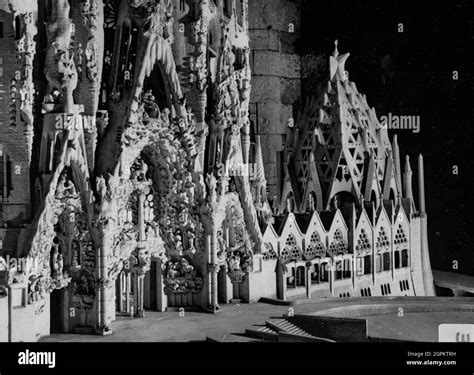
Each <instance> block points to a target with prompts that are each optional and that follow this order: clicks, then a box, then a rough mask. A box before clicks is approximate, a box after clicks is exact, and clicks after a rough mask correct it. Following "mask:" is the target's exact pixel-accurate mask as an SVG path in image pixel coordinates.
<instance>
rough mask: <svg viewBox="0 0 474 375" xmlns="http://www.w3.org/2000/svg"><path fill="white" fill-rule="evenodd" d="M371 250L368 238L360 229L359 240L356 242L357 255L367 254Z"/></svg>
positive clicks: (363, 230)
mask: <svg viewBox="0 0 474 375" xmlns="http://www.w3.org/2000/svg"><path fill="white" fill-rule="evenodd" d="M371 249H372V246H371V245H370V242H369V236H368V235H367V232H366V231H365V229H362V230H361V231H360V235H359V239H358V240H357V244H356V251H357V252H358V253H367V252H370V250H371Z"/></svg>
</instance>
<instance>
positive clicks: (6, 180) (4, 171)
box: [0, 152, 13, 198]
mask: <svg viewBox="0 0 474 375" xmlns="http://www.w3.org/2000/svg"><path fill="white" fill-rule="evenodd" d="M11 164H12V163H11V161H10V157H9V156H8V155H6V154H5V152H2V153H1V156H0V196H2V197H3V198H8V196H9V195H10V191H11V190H12V189H13V188H12V170H11Z"/></svg>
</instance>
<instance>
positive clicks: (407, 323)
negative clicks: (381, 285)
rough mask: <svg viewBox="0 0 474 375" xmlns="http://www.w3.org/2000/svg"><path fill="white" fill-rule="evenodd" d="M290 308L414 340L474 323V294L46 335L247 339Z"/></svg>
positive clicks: (248, 311) (154, 318) (140, 322)
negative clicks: (446, 327) (250, 332)
mask: <svg viewBox="0 0 474 375" xmlns="http://www.w3.org/2000/svg"><path fill="white" fill-rule="evenodd" d="M400 308H402V309H403V310H400ZM290 309H293V311H294V313H295V314H311V315H324V316H338V317H357V318H362V319H367V321H368V335H369V336H370V337H372V338H386V339H387V338H388V339H397V340H408V341H428V342H429V341H437V340H438V325H439V324H441V323H458V324H474V298H454V297H445V298H435V297H427V298H420V297H412V298H410V297H409V298H406V297H405V298H396V297H393V298H364V299H363V298H351V299H328V300H315V301H310V302H308V301H304V303H299V304H295V305H293V306H276V305H271V304H264V303H255V304H241V305H225V306H223V309H222V311H221V312H220V313H218V314H215V315H212V314H207V313H201V312H185V315H184V316H182V317H180V315H179V312H166V313H158V312H147V315H146V317H145V318H133V319H132V318H129V317H121V318H118V319H117V321H115V322H114V323H113V324H112V330H113V334H112V335H110V336H106V337H102V336H94V335H73V334H53V335H51V336H50V337H47V338H44V339H42V341H43V342H57V341H60V342H190V341H204V340H206V337H213V338H218V339H220V340H223V341H242V340H243V339H242V335H243V334H244V332H245V329H247V328H256V327H257V326H261V325H263V324H264V322H265V320H268V319H270V318H279V317H281V316H282V315H283V314H286V313H288V312H289V311H290ZM400 311H402V314H400Z"/></svg>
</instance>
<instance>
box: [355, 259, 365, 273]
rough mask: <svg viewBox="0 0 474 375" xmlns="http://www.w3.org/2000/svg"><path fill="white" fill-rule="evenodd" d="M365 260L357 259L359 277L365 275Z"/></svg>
mask: <svg viewBox="0 0 474 375" xmlns="http://www.w3.org/2000/svg"><path fill="white" fill-rule="evenodd" d="M363 259H364V258H363V257H357V259H356V263H357V264H356V266H357V276H362V275H363V274H364V260H363Z"/></svg>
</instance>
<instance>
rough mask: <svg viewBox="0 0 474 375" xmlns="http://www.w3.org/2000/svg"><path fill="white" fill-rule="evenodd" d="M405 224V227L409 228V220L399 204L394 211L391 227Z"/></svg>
mask: <svg viewBox="0 0 474 375" xmlns="http://www.w3.org/2000/svg"><path fill="white" fill-rule="evenodd" d="M397 222H398V223H400V222H406V223H407V226H409V223H410V218H409V216H408V215H407V213H406V211H405V207H403V205H402V204H399V205H398V207H397V208H396V209H395V215H393V223H392V224H393V225H394V226H395V224H396V223H397Z"/></svg>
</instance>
